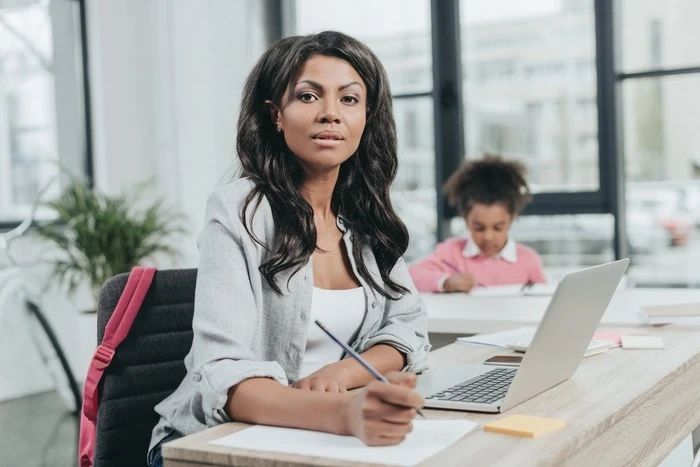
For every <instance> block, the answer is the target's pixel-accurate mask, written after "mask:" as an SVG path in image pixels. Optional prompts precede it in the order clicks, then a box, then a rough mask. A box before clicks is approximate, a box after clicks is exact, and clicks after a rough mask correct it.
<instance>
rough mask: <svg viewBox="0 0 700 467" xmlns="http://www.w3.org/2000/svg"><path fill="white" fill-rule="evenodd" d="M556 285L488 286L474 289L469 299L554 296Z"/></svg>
mask: <svg viewBox="0 0 700 467" xmlns="http://www.w3.org/2000/svg"><path fill="white" fill-rule="evenodd" d="M556 288H557V286H556V285H550V284H533V285H530V286H528V287H524V288H523V285H520V284H516V285H490V286H486V287H476V288H475V289H473V290H472V291H471V292H469V296H470V297H477V298H489V297H523V296H528V297H536V296H551V295H554V291H555V290H556Z"/></svg>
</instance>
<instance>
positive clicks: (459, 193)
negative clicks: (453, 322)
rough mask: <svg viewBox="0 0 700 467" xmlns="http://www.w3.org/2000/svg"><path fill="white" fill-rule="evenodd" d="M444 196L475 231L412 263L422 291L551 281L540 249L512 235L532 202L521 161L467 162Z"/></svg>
mask: <svg viewBox="0 0 700 467" xmlns="http://www.w3.org/2000/svg"><path fill="white" fill-rule="evenodd" d="M445 194H446V195H447V196H448V199H449V201H450V204H451V205H452V206H455V207H456V208H457V210H458V211H459V213H460V215H461V216H462V217H463V218H464V221H465V222H466V224H467V229H468V230H469V234H470V235H469V237H468V238H450V239H448V240H446V241H444V242H442V243H440V244H439V245H438V246H437V248H436V249H435V251H434V252H433V253H432V254H431V255H430V256H429V257H427V258H426V259H424V260H423V261H420V262H418V263H416V264H414V265H413V266H411V268H410V273H411V276H412V277H413V281H414V282H415V284H416V287H417V288H418V290H419V291H421V292H469V291H470V290H472V289H473V288H474V287H479V286H490V285H508V284H527V283H544V282H546V280H545V278H544V273H543V271H542V263H541V261H540V258H539V256H538V255H537V253H536V252H535V251H534V250H532V249H530V248H528V247H526V246H524V245H520V244H519V243H516V242H515V241H514V240H513V239H512V238H511V237H510V236H509V235H508V232H509V231H510V226H511V224H512V222H513V220H514V219H515V217H516V216H517V215H518V214H519V213H520V212H521V211H522V209H523V208H524V207H525V205H527V204H528V203H529V202H530V201H531V200H532V195H531V194H530V190H529V188H528V186H527V182H526V181H525V168H524V166H523V165H522V164H521V163H519V162H515V161H507V160H504V159H502V158H500V157H496V156H488V155H487V156H486V157H484V159H482V160H478V161H467V162H465V163H464V164H463V165H462V167H461V168H460V169H459V170H457V172H455V173H454V174H453V175H452V176H451V177H450V179H449V180H448V181H447V183H446V184H445Z"/></svg>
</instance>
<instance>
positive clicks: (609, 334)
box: [593, 331, 646, 347]
mask: <svg viewBox="0 0 700 467" xmlns="http://www.w3.org/2000/svg"><path fill="white" fill-rule="evenodd" d="M639 334H646V332H644V331H634V332H623V331H598V332H596V333H595V334H593V340H594V341H612V342H614V343H615V347H619V346H621V345H622V336H630V335H639Z"/></svg>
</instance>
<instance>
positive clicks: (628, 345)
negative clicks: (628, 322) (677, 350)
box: [622, 336, 666, 350]
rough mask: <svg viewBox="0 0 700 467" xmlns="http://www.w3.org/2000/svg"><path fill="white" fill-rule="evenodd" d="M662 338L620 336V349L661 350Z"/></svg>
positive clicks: (662, 346)
mask: <svg viewBox="0 0 700 467" xmlns="http://www.w3.org/2000/svg"><path fill="white" fill-rule="evenodd" d="M665 347H666V346H665V345H664V339H663V337H658V336H622V348H623V349H632V350H642V349H663V348H665Z"/></svg>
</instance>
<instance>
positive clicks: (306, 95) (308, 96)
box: [298, 92, 318, 102]
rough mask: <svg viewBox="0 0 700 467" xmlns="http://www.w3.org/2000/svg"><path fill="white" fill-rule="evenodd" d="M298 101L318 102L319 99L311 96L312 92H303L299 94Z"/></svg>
mask: <svg viewBox="0 0 700 467" xmlns="http://www.w3.org/2000/svg"><path fill="white" fill-rule="evenodd" d="M298 99H299V100H300V101H302V102H312V101H314V100H318V97H316V96H315V95H314V94H311V93H310V92H302V93H301V94H299V97H298Z"/></svg>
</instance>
